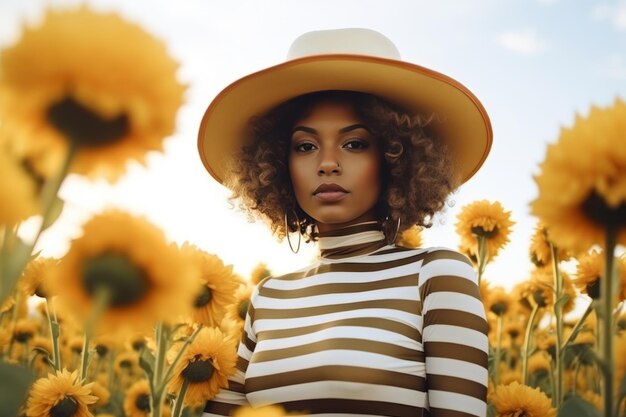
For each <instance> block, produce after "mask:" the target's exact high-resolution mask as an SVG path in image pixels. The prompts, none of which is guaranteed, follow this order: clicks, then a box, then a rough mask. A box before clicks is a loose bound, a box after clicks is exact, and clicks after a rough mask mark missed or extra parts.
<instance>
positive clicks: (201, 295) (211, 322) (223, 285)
mask: <svg viewBox="0 0 626 417" xmlns="http://www.w3.org/2000/svg"><path fill="white" fill-rule="evenodd" d="M180 251H181V253H182V255H183V256H185V257H186V258H187V259H188V262H189V263H195V264H196V265H197V268H198V270H199V273H200V278H201V282H200V283H199V287H200V289H199V291H198V292H197V295H196V297H195V300H194V302H193V313H192V316H191V317H192V320H193V321H195V322H197V323H201V324H203V325H205V326H217V325H218V324H219V323H220V322H221V321H222V319H223V318H224V315H225V314H226V309H227V308H228V306H229V305H230V304H232V303H233V302H234V301H235V291H236V290H237V287H238V286H239V283H238V282H237V281H236V280H235V279H234V278H233V267H232V266H230V265H228V266H226V265H224V263H223V262H222V261H221V259H220V258H218V257H217V256H215V255H211V254H209V253H207V252H204V251H202V250H200V249H199V248H197V247H195V246H193V245H189V244H184V245H183V246H182V247H181V248H180Z"/></svg>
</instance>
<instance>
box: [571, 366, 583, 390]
mask: <svg viewBox="0 0 626 417" xmlns="http://www.w3.org/2000/svg"><path fill="white" fill-rule="evenodd" d="M580 366H581V361H580V359H578V360H577V361H576V365H575V368H574V382H573V383H572V394H573V395H574V396H575V395H576V386H577V385H578V373H579V371H580Z"/></svg>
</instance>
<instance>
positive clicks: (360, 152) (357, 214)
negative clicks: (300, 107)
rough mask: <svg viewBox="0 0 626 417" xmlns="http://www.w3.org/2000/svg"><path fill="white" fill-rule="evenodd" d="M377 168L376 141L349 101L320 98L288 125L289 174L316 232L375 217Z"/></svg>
mask: <svg viewBox="0 0 626 417" xmlns="http://www.w3.org/2000/svg"><path fill="white" fill-rule="evenodd" d="M380 170H381V158H380V149H379V145H378V141H377V140H376V138H375V137H374V136H373V135H372V133H371V132H370V131H369V129H368V127H367V126H366V125H365V124H364V122H363V121H362V120H360V119H359V118H358V117H357V116H356V114H355V112H354V110H353V108H352V106H351V105H349V104H347V103H345V102H339V101H320V102H318V103H316V104H314V105H313V107H312V108H311V110H310V111H309V112H308V114H307V115H306V116H304V117H302V118H300V119H299V120H297V121H296V123H295V124H294V126H293V130H292V135H291V149H290V151H289V174H290V176H291V182H292V185H293V189H294V193H295V196H296V200H297V201H298V204H299V205H300V207H301V208H302V210H304V212H305V213H307V214H308V215H309V216H311V217H312V218H313V219H315V221H316V224H317V227H318V229H319V231H320V232H324V231H329V230H334V229H337V228H340V227H345V226H348V225H351V224H356V223H360V222H364V221H368V220H376V213H375V206H376V202H377V201H378V197H379V195H380V192H381V181H380Z"/></svg>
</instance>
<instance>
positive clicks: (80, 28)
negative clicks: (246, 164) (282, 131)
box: [0, 6, 184, 180]
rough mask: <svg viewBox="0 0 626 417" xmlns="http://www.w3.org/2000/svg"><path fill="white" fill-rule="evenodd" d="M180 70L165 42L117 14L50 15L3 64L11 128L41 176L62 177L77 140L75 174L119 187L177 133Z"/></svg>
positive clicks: (3, 105) (0, 72)
mask: <svg viewBox="0 0 626 417" xmlns="http://www.w3.org/2000/svg"><path fill="white" fill-rule="evenodd" d="M177 69H178V64H177V63H176V62H175V61H173V60H172V59H171V58H170V57H169V55H168V53H167V51H166V48H165V46H164V45H163V43H162V42H161V41H159V40H158V39H156V38H155V37H153V36H152V35H150V34H149V33H147V32H146V31H144V30H143V29H142V28H140V27H139V26H137V25H135V24H132V23H130V22H127V21H125V20H124V19H122V18H121V17H120V16H119V15H117V14H113V13H96V12H93V11H91V10H90V9H89V8H87V7H85V6H83V7H79V8H76V9H73V10H60V11H49V12H48V13H47V14H46V16H45V19H44V20H43V22H42V23H41V24H40V25H38V26H36V27H28V28H25V29H24V31H23V33H22V36H21V38H20V39H19V40H18V41H17V43H16V44H14V45H13V46H11V47H9V48H7V49H5V50H4V51H3V53H2V55H1V57H0V109H1V112H2V115H3V126H4V128H5V129H6V130H7V131H8V132H10V134H11V136H12V137H13V138H14V139H15V140H16V141H17V142H20V143H22V144H23V145H22V146H21V147H20V148H21V149H22V151H23V152H24V153H25V154H28V155H31V156H33V160H34V161H36V163H37V165H38V168H39V169H40V170H41V171H43V172H50V171H54V170H56V169H58V165H59V163H60V161H61V160H62V158H63V157H64V154H65V152H66V149H67V145H68V142H67V137H68V136H71V137H72V139H73V140H74V141H77V140H80V151H79V153H78V155H77V157H76V160H75V163H74V164H73V165H72V167H71V170H72V171H73V172H77V173H80V174H86V175H90V176H103V177H105V178H107V179H109V180H115V179H117V178H118V177H119V176H120V175H121V174H122V173H123V172H124V170H125V165H126V162H127V161H128V160H130V159H132V160H136V161H139V162H143V160H144V157H145V154H146V152H147V151H159V150H161V149H162V141H163V138H165V137H166V136H169V135H171V134H172V133H173V131H174V125H175V117H176V112H177V110H178V108H179V107H180V105H181V104H182V101H183V93H184V87H183V86H182V85H181V84H180V83H179V82H178V81H177V80H176V71H177ZM85 124H89V125H90V126H89V128H87V129H86V130H85V129H83V130H85V131H81V129H80V127H81V126H83V125H85ZM103 132H105V134H103ZM76 136H81V137H80V138H77V137H76Z"/></svg>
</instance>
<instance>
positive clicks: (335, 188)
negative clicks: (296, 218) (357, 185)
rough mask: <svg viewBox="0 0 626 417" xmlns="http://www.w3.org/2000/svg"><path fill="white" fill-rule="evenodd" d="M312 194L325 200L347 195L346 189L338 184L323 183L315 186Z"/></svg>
mask: <svg viewBox="0 0 626 417" xmlns="http://www.w3.org/2000/svg"><path fill="white" fill-rule="evenodd" d="M313 195H314V196H315V197H317V198H319V199H320V200H322V201H326V202H329V201H339V200H341V199H342V198H344V197H345V196H347V195H348V191H346V190H345V189H344V188H343V187H342V186H340V185H339V184H335V183H325V184H321V185H320V186H319V187H317V188H316V189H315V191H313Z"/></svg>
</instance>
